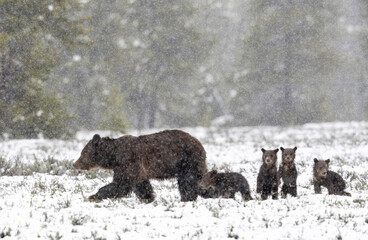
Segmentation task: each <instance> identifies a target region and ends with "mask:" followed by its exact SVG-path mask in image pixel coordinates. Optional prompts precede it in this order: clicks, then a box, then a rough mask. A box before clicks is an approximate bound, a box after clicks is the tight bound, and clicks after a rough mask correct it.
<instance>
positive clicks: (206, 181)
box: [199, 170, 253, 201]
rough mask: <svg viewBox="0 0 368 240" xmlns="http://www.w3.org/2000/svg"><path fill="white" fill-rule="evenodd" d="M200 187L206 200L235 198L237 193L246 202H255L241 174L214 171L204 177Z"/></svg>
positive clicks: (201, 193)
mask: <svg viewBox="0 0 368 240" xmlns="http://www.w3.org/2000/svg"><path fill="white" fill-rule="evenodd" d="M199 186H200V195H201V196H202V197H204V198H218V197H223V198H235V193H237V192H240V193H241V195H242V197H243V199H244V200H245V201H249V200H253V198H252V197H251V195H250V190H249V184H248V181H247V180H246V179H245V178H244V177H243V175H241V174H240V173H236V172H228V173H218V172H217V171H216V170H212V171H210V172H208V173H207V174H205V175H204V177H203V178H202V180H201V182H200V183H199Z"/></svg>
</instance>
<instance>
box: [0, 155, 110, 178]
mask: <svg viewBox="0 0 368 240" xmlns="http://www.w3.org/2000/svg"><path fill="white" fill-rule="evenodd" d="M34 173H46V174H50V175H55V176H62V175H68V176H78V175H79V174H84V175H85V176H86V178H87V179H95V178H106V177H110V176H112V174H111V172H110V171H106V170H91V171H83V172H82V171H78V170H76V169H74V168H73V161H71V160H57V159H55V158H53V157H48V158H46V159H35V161H33V162H32V163H24V162H22V161H21V160H20V157H17V158H14V159H11V160H6V159H4V158H2V157H0V176H32V175H33V174H34Z"/></svg>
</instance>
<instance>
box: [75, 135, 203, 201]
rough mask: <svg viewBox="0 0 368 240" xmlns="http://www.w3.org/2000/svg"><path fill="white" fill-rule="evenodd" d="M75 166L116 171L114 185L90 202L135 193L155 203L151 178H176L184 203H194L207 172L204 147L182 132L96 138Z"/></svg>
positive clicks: (86, 147) (111, 184) (142, 198)
mask: <svg viewBox="0 0 368 240" xmlns="http://www.w3.org/2000/svg"><path fill="white" fill-rule="evenodd" d="M74 167H75V168H76V169H81V170H89V169H92V168H103V169H111V170H113V171H114V177H113V181H112V183H110V184H108V185H106V186H104V187H102V188H100V189H99V190H98V192H97V193H96V194H95V195H92V196H90V197H89V200H100V199H104V198H119V197H124V196H127V195H128V194H129V193H131V192H132V191H133V192H134V193H135V194H136V195H137V197H138V198H140V199H141V200H143V201H145V202H152V201H153V200H154V192H153V188H152V186H151V184H150V182H149V180H150V179H169V178H177V179H178V186H179V192H180V196H181V200H182V201H193V200H195V199H196V198H197V196H198V194H199V182H200V181H201V179H202V177H203V176H204V174H205V173H207V165H206V152H205V150H204V148H203V146H202V144H201V143H200V142H199V141H198V140H197V139H196V138H194V137H193V136H191V135H189V134H188V133H185V132H183V131H180V130H167V131H162V132H159V133H155V134H149V135H142V136H139V137H133V136H130V135H128V136H123V137H120V138H117V139H111V138H101V137H100V136H99V135H95V136H94V137H93V139H92V140H90V141H89V142H88V143H87V145H86V146H85V147H84V149H83V150H82V153H81V156H80V157H79V159H78V160H77V161H76V162H75V163H74Z"/></svg>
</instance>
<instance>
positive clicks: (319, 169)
mask: <svg viewBox="0 0 368 240" xmlns="http://www.w3.org/2000/svg"><path fill="white" fill-rule="evenodd" d="M329 163H330V159H327V160H318V159H317V158H315V159H314V174H316V176H315V177H317V178H326V177H327V171H328V167H329Z"/></svg>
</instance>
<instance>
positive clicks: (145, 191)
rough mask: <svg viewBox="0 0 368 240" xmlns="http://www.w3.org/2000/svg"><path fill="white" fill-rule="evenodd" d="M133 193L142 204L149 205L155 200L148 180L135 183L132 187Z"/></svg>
mask: <svg viewBox="0 0 368 240" xmlns="http://www.w3.org/2000/svg"><path fill="white" fill-rule="evenodd" d="M134 193H135V194H136V195H137V197H138V198H139V199H140V200H142V201H143V202H146V203H150V202H153V200H155V194H154V191H153V188H152V185H151V183H150V182H149V181H148V180H145V181H142V182H139V183H137V184H136V185H135V187H134Z"/></svg>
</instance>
